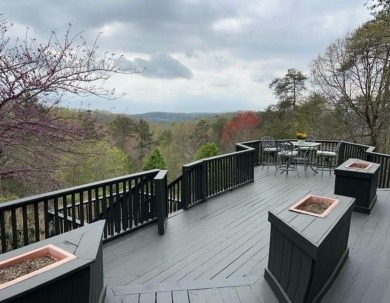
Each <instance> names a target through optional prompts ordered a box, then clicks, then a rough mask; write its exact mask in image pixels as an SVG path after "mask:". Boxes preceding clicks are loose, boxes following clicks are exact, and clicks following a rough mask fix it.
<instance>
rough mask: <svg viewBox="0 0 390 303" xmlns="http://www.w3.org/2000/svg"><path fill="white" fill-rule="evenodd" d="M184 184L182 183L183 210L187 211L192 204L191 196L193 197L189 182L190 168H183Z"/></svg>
mask: <svg viewBox="0 0 390 303" xmlns="http://www.w3.org/2000/svg"><path fill="white" fill-rule="evenodd" d="M182 176H183V178H182V182H181V208H183V209H187V207H188V204H189V202H190V196H191V193H190V191H191V186H190V184H189V183H190V182H189V173H188V167H184V166H183V172H182Z"/></svg>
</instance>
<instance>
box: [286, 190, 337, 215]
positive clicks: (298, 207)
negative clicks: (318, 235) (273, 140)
mask: <svg viewBox="0 0 390 303" xmlns="http://www.w3.org/2000/svg"><path fill="white" fill-rule="evenodd" d="M313 203H314V204H315V203H321V204H323V203H325V204H327V205H328V207H327V208H326V209H325V211H323V212H322V213H320V214H318V213H314V212H309V211H306V210H303V208H304V207H305V206H306V205H308V204H313ZM337 203H339V199H332V198H328V197H322V196H315V195H308V196H306V197H304V198H302V199H301V200H299V201H298V202H297V203H295V204H294V205H293V206H291V207H290V208H289V210H291V211H295V212H298V213H302V214H306V215H310V216H316V217H320V218H325V217H326V216H327V215H329V213H330V212H331V211H332V209H333V208H335V207H336V205H337Z"/></svg>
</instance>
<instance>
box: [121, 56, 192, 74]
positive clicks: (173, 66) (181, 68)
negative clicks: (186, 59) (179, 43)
mask: <svg viewBox="0 0 390 303" xmlns="http://www.w3.org/2000/svg"><path fill="white" fill-rule="evenodd" d="M122 64H123V63H122ZM126 64H128V65H130V66H132V67H134V68H135V69H137V70H143V69H144V71H143V72H142V73H140V74H139V75H141V76H144V77H147V78H159V79H177V78H184V79H191V78H192V77H193V73H192V71H191V70H190V69H189V68H188V67H187V66H185V65H184V64H183V63H181V62H180V61H179V60H177V59H175V58H173V57H172V56H170V55H168V54H156V55H153V56H151V57H150V59H148V60H147V59H142V58H136V59H134V60H131V61H130V60H127V62H126Z"/></svg>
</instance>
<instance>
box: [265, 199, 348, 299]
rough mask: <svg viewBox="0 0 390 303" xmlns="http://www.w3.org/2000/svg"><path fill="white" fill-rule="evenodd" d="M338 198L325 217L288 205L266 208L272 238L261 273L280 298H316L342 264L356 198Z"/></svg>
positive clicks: (333, 277) (320, 296)
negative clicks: (265, 263)
mask: <svg viewBox="0 0 390 303" xmlns="http://www.w3.org/2000/svg"><path fill="white" fill-rule="evenodd" d="M319 197H320V196H319ZM306 198H307V197H306ZM322 198H324V197H322ZM335 200H336V199H335ZM337 200H339V201H338V202H337V203H336V202H333V203H332V205H333V204H334V205H335V206H333V207H334V208H333V209H332V210H331V211H330V212H329V214H328V215H327V216H326V217H319V216H314V215H309V214H304V213H300V212H295V211H292V210H290V205H288V206H286V207H284V208H283V207H282V208H278V209H276V210H274V211H269V213H268V220H269V222H270V223H271V238H270V249H269V259H268V267H267V268H266V269H265V273H264V277H265V279H266V280H267V282H268V283H269V285H270V287H271V288H272V290H273V291H274V293H275V295H276V296H277V297H278V299H279V301H280V302H319V301H320V300H321V298H322V297H323V296H324V294H325V293H326V291H327V290H328V289H329V287H330V286H331V284H332V282H333V281H334V279H335V278H336V276H337V274H338V272H339V271H340V269H341V268H342V266H343V264H344V262H345V260H346V258H347V257H348V252H349V250H348V237H349V228H350V222H351V214H352V209H353V204H354V200H355V199H353V198H350V197H344V196H339V197H338V199H337ZM300 203H302V201H300Z"/></svg>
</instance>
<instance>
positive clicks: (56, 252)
mask: <svg viewBox="0 0 390 303" xmlns="http://www.w3.org/2000/svg"><path fill="white" fill-rule="evenodd" d="M45 256H50V257H52V258H54V259H55V260H56V262H54V263H53V264H50V265H47V266H45V267H42V268H40V269H38V270H35V271H33V272H31V273H29V274H27V275H24V276H22V277H19V278H16V279H14V280H12V281H8V282H6V283H3V284H0V289H3V288H6V287H8V286H11V285H14V284H16V283H19V282H21V281H23V280H26V279H29V278H31V277H33V276H35V275H38V274H40V273H43V272H45V271H48V270H50V269H52V268H55V267H57V266H60V265H62V264H64V263H66V262H69V261H71V260H74V259H76V256H75V255H73V254H71V253H69V252H67V251H65V250H63V249H61V248H59V247H57V246H55V245H52V244H49V245H46V246H43V247H40V248H37V249H34V250H32V251H29V252H26V253H24V254H21V255H18V256H15V257H13V258H10V259H8V260H4V261H2V262H0V269H3V268H6V267H8V266H12V265H13V264H18V263H22V262H24V261H26V260H32V259H37V258H41V257H45Z"/></svg>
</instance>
